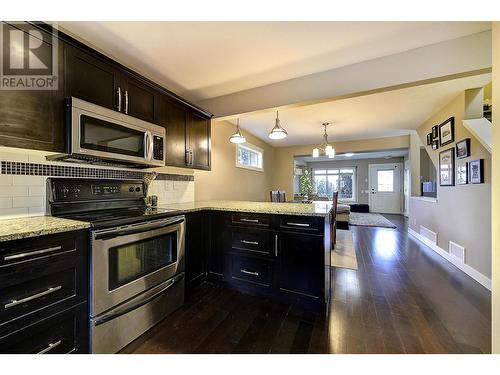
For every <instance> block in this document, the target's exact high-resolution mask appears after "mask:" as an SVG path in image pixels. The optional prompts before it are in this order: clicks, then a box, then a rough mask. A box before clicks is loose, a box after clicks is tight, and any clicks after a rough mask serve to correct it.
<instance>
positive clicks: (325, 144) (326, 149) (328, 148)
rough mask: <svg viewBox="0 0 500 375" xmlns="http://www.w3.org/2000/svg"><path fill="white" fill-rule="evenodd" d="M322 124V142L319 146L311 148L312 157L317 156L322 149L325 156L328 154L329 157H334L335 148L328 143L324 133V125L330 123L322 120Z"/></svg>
mask: <svg viewBox="0 0 500 375" xmlns="http://www.w3.org/2000/svg"><path fill="white" fill-rule="evenodd" d="M322 125H323V126H324V127H325V132H324V134H323V143H322V144H321V146H320V147H315V148H313V151H312V157H313V158H319V155H320V151H321V150H322V151H323V152H324V153H325V156H328V158H329V159H333V158H334V157H335V148H334V147H333V146H332V145H330V144H329V143H328V134H327V133H326V127H327V126H328V125H330V123H329V122H324V123H323V124H322Z"/></svg>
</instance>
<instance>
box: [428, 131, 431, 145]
mask: <svg viewBox="0 0 500 375" xmlns="http://www.w3.org/2000/svg"><path fill="white" fill-rule="evenodd" d="M431 144H432V133H429V134H427V146H430V145H431Z"/></svg>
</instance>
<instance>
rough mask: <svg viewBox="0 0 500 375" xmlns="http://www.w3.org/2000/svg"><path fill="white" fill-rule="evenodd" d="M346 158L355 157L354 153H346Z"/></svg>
mask: <svg viewBox="0 0 500 375" xmlns="http://www.w3.org/2000/svg"><path fill="white" fill-rule="evenodd" d="M344 156H346V157H348V158H350V157H352V156H354V153H353V152H346V153H345V154H344Z"/></svg>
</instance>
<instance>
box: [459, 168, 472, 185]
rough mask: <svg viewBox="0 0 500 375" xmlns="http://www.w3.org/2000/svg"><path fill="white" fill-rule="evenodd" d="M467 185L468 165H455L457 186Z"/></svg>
mask: <svg viewBox="0 0 500 375" xmlns="http://www.w3.org/2000/svg"><path fill="white" fill-rule="evenodd" d="M468 183H469V163H467V162H461V163H457V185H467V184H468Z"/></svg>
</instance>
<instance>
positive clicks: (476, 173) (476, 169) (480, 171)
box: [469, 159, 484, 184]
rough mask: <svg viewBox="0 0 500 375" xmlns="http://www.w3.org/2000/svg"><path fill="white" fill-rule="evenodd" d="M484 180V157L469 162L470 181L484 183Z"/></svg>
mask: <svg viewBox="0 0 500 375" xmlns="http://www.w3.org/2000/svg"><path fill="white" fill-rule="evenodd" d="M483 182H484V159H478V160H473V161H471V162H469V183H471V184H482V183H483Z"/></svg>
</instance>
